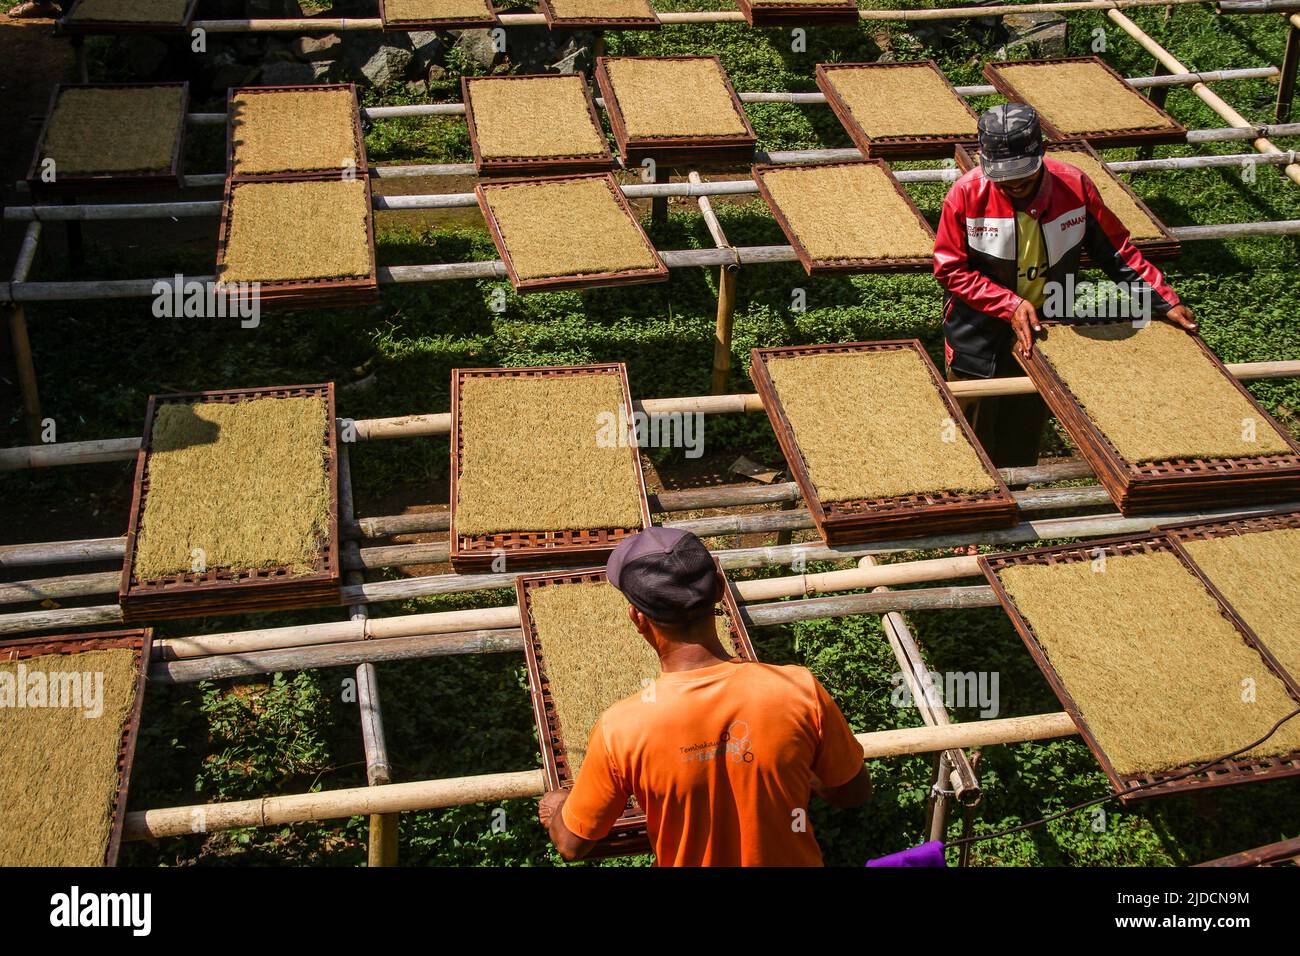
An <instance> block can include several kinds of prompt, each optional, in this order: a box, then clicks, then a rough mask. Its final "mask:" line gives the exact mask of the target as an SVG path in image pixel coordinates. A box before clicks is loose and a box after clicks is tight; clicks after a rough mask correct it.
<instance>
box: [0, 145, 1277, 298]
mask: <svg viewBox="0 0 1300 956" xmlns="http://www.w3.org/2000/svg"><path fill="white" fill-rule="evenodd" d="M1293 169H1294V170H1296V171H1297V173H1296V175H1297V176H1300V166H1295V165H1291V166H1287V167H1286V170H1288V171H1289V170H1293ZM1287 174H1288V176H1289V175H1290V173H1289V172H1288V173H1287ZM29 208H30V207H29ZM1170 231H1171V232H1172V233H1173V234H1174V235H1175V236H1177V237H1178V238H1180V239H1183V240H1185V241H1191V240H1201V239H1235V238H1241V237H1244V236H1278V235H1297V234H1300V220H1297V219H1292V220H1285V221H1282V222H1266V223H1227V224H1219V225H1206V226H1177V227H1174V228H1173V229H1171V230H1170ZM659 256H660V258H661V259H662V260H663V262H664V264H665V265H666V266H667V267H668V268H670V269H688V268H708V267H713V266H721V265H725V264H727V263H732V262H737V261H738V262H739V264H741V265H753V264H771V263H783V262H795V261H797V260H798V257H797V256H796V255H795V252H794V249H793V248H792V247H790V246H743V247H739V248H736V249H734V250H731V249H728V250H722V249H670V250H666V251H661V252H660V254H659ZM377 272H378V276H377V278H378V280H379V283H380V284H381V285H387V284H391V283H416V282H445V281H450V280H454V279H503V278H506V277H507V276H506V270H505V264H504V263H503V262H502V261H501V260H500V259H496V260H493V261H490V262H469V263H463V262H453V263H438V264H436V265H415V266H388V267H381V268H379V269H378V270H377ZM185 278H186V280H187V281H192V282H199V283H202V284H211V283H214V282H215V281H216V277H215V276H186V277H185ZM172 281H173V280H172V278H170V277H168V278H155V279H107V280H92V281H72V282H22V283H17V284H13V285H11V286H9V287H8V288H4V287H0V304H9V303H14V302H71V301H78V300H83V299H87V298H91V299H98V298H103V299H131V298H148V297H150V296H152V295H154V294H155V292H154V290H155V288H156V286H157V285H158V284H159V283H166V284H168V285H170V283H171V282H172Z"/></svg>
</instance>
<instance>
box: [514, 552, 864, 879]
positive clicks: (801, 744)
mask: <svg viewBox="0 0 1300 956" xmlns="http://www.w3.org/2000/svg"><path fill="white" fill-rule="evenodd" d="M607 571H608V577H609V582H610V584H612V585H613V586H614V587H616V588H618V589H619V590H620V591H622V592H623V595H624V597H626V598H627V599H628V602H629V607H628V616H629V617H630V618H631V619H632V623H633V624H634V625H635V626H636V629H637V631H639V632H640V634H641V636H642V637H643V638H645V640H646V641H647V642H649V644H650V646H651V647H653V648H654V649H655V652H656V653H657V654H658V655H659V667H660V675H659V678H658V679H657V680H656V681H655V683H654V685H653V686H652V687H649V688H647V689H646V690H644V691H642V692H640V693H638V694H635V695H633V696H632V697H628V698H627V699H626V700H622V701H619V702H618V703H617V704H615V705H614V706H613V707H610V708H609V709H608V710H606V711H605V713H604V714H602V715H601V717H600V720H598V721H597V723H596V726H595V728H594V729H593V730H592V732H591V739H590V743H589V744H588V749H587V756H586V759H585V760H584V761H583V763H582V770H581V771H580V772H579V774H578V779H577V781H576V782H575V784H574V786H573V789H572V790H565V789H561V790H553V791H551V792H550V793H548V794H546V796H545V797H543V798H542V802H541V806H540V808H539V813H540V816H541V820H542V823H543V825H545V826H546V827H547V829H548V830H549V832H550V836H551V840H552V841H553V842H554V843H555V846H556V848H557V849H558V850H559V851H560V855H561V856H562V857H564V858H565V859H566V860H578V859H581V858H582V857H583V856H585V855H586V854H587V853H589V852H590V851H591V848H592V847H593V846H595V845H596V843H597V841H599V840H600V839H601V838H602V837H604V836H606V835H607V834H608V833H609V831H610V828H611V827H612V826H613V825H614V822H615V821H616V820H617V819H618V817H619V816H620V815H621V814H622V813H623V811H624V809H625V808H626V806H627V800H628V797H630V796H635V797H636V800H637V803H638V804H640V806H641V807H642V808H643V809H644V810H645V813H646V819H647V823H648V828H649V831H650V842H651V846H652V848H653V849H654V854H655V862H656V863H657V864H658V865H659V866H821V864H822V855H821V850H820V848H819V847H818V846H817V840H816V839H815V837H814V836H813V832H812V826H811V824H810V823H809V822H808V804H809V801H810V798H811V796H812V794H813V793H814V792H815V793H817V794H818V795H819V796H821V798H822V799H823V800H825V801H826V802H828V803H830V804H831V805H832V806H836V807H853V806H858V805H860V804H863V803H865V802H866V801H867V800H868V799H869V798H870V796H871V775H870V773H869V772H868V771H867V768H866V765H865V764H864V763H863V751H862V745H861V744H859V743H858V741H857V740H856V739H855V738H854V736H853V731H852V730H851V729H850V728H849V725H848V722H847V721H846V720H845V719H844V715H843V714H841V713H840V709H839V708H838V707H837V706H836V705H835V702H834V701H833V700H831V697H830V695H829V694H828V693H827V692H826V689H825V688H824V687H822V685H821V684H820V683H819V682H818V681H817V678H815V677H813V675H812V674H811V673H810V672H809V671H808V670H807V669H805V668H803V667H795V666H785V667H777V666H774V665H771V664H760V663H756V662H752V661H749V662H746V661H741V660H739V659H738V658H735V657H732V656H730V655H729V654H728V653H727V652H726V650H725V649H724V648H723V646H722V644H721V643H720V642H719V640H718V636H717V632H716V630H715V628H714V620H713V618H714V614H713V610H714V606H715V605H716V604H717V602H718V600H720V599H721V597H722V589H723V587H724V581H723V579H722V575H721V574H719V573H718V570H717V567H716V565H715V564H714V562H713V556H712V555H711V554H709V552H708V549H707V548H705V547H704V545H703V544H702V543H701V542H700V540H699V538H697V537H695V535H693V534H691V533H689V532H686V531H678V530H673V529H670V528H650V529H648V530H646V531H643V532H642V533H640V534H638V535H636V536H635V537H632V538H630V539H628V540H626V541H624V542H623V543H622V544H620V545H619V546H618V547H617V548H616V549H615V550H614V553H613V554H612V555H611V556H610V559H609V564H608V566H607Z"/></svg>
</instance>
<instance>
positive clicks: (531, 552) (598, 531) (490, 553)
mask: <svg viewBox="0 0 1300 956" xmlns="http://www.w3.org/2000/svg"><path fill="white" fill-rule="evenodd" d="M579 375H617V376H618V379H619V383H620V384H621V385H622V387H623V403H624V407H625V409H626V411H627V413H628V436H627V437H628V451H629V453H630V455H631V458H632V467H633V468H634V469H635V473H636V482H637V490H638V493H639V498H640V500H639V502H638V504H639V505H640V509H641V527H640V528H592V529H588V530H583V531H512V532H498V533H495V534H490V535H473V536H470V535H462V534H460V532H459V531H457V528H456V510H457V503H458V502H459V500H460V493H459V489H460V473H461V450H462V449H463V447H464V442H465V436H464V432H463V430H462V426H461V421H460V409H461V403H462V398H461V385H462V383H463V382H464V380H465V379H467V378H557V377H567V376H579ZM635 438H636V434H635V425H634V424H633V420H632V393H631V390H630V389H629V388H628V382H627V366H626V365H624V364H623V363H622V362H607V363H603V364H597V365H544V366H534V367H531V368H457V369H452V373H451V533H450V540H451V549H450V552H451V553H450V559H451V566H452V567H453V568H454V569H455V570H456V571H457V572H460V573H462V574H464V573H481V572H486V571H489V570H491V569H492V563H493V561H494V560H495V559H496V558H497V557H498V556H504V557H505V561H506V566H507V567H508V568H509V567H524V568H528V567H538V566H543V567H547V566H549V567H556V566H557V565H563V564H564V563H565V562H568V563H569V564H570V566H572V564H573V563H575V562H576V563H587V562H591V561H603V560H604V559H605V558H607V557H609V555H610V553H611V552H612V551H613V550H614V548H615V547H617V546H618V544H619V542H621V541H622V540H623V539H624V538H627V537H630V536H632V535H635V534H637V533H639V532H641V531H643V530H644V529H646V528H649V527H650V524H651V521H650V503H649V500H648V499H647V497H646V491H645V475H644V474H643V472H642V470H641V454H640V448H639V446H638V445H637V444H636V441H635Z"/></svg>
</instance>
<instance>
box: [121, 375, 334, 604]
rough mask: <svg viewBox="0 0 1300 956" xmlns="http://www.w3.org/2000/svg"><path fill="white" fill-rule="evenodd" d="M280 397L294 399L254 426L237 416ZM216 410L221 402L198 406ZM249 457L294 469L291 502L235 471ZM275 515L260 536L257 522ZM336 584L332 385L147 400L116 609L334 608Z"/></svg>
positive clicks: (283, 471)
mask: <svg viewBox="0 0 1300 956" xmlns="http://www.w3.org/2000/svg"><path fill="white" fill-rule="evenodd" d="M281 400H285V401H294V402H295V404H294V405H293V406H292V407H290V406H284V407H283V408H281V409H277V410H276V411H277V412H279V413H283V414H282V415H276V416H268V418H267V419H266V424H265V425H263V426H256V427H255V423H251V422H249V420H248V419H244V421H243V422H241V421H240V420H239V419H240V417H241V416H240V411H241V410H242V409H241V408H240V406H244V405H248V404H257V403H260V402H263V401H281ZM304 400H311V402H313V403H319V407H316V406H315V405H314V404H305V403H304ZM215 405H220V406H227V407H226V408H222V409H215V408H214V409H211V410H210V411H208V410H206V408H205V407H206V406H215ZM229 406H235V407H234V408H231V407H229ZM245 423H247V424H245ZM258 427H265V428H266V432H265V434H264V435H262V434H259V433H258V430H257V429H258ZM159 456H163V457H162V458H159ZM164 459H165V460H164ZM250 461H252V462H262V463H264V464H265V466H266V467H267V468H271V469H274V470H275V473H276V474H278V475H282V476H286V477H292V476H294V475H297V476H300V480H297V481H295V482H294V484H293V486H292V488H291V489H289V490H288V494H289V495H290V496H291V497H289V498H286V499H284V500H266V490H265V488H264V484H265V483H264V482H259V481H256V480H254V479H253V476H249V475H246V474H244V473H243V472H242V471H241V470H246V469H248V468H249V467H250V465H249V463H250ZM318 469H319V470H318ZM209 489H210V490H209ZM191 503H193V506H191ZM281 519H282V520H283V522H284V524H283V527H282V528H280V529H277V530H276V533H271V531H270V530H268V528H267V527H266V522H268V521H276V520H281ZM152 528H156V529H157V530H156V531H152V530H151V529H152ZM150 535H152V536H153V538H154V540H152V541H149V540H146V539H147V538H149V536H150ZM290 548H293V549H294V553H293V557H292V558H290V557H289V549H290ZM300 552H301V553H300ZM338 589H339V529H338V459H337V448H336V443H335V424H334V386H333V383H328V384H324V385H299V386H290V387H285V388H249V389H232V390H227V391H209V392H193V393H188V394H179V395H153V396H150V398H149V406H148V409H147V411H146V413H145V423H144V437H143V440H142V442H141V446H140V451H139V453H138V455H137V457H136V470H135V487H134V492H133V494H132V498H131V520H130V525H129V527H128V529H127V535H126V561H125V564H124V565H123V568H122V580H121V585H120V587H119V590H118V601H119V603H120V604H121V606H122V614H123V616H124V617H125V618H126V619H127V620H128V621H156V620H164V619H169V618H181V617H202V616H206V615H211V614H226V613H237V612H246V611H262V610H279V609H282V608H294V607H314V606H320V605H328V604H337V603H338V601H339V590H338Z"/></svg>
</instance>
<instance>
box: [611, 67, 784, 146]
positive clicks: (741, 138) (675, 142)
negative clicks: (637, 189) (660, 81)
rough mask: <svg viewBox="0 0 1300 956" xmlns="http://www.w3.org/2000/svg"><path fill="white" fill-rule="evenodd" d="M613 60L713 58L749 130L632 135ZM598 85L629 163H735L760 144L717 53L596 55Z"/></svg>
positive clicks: (733, 103)
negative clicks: (612, 75)
mask: <svg viewBox="0 0 1300 956" xmlns="http://www.w3.org/2000/svg"><path fill="white" fill-rule="evenodd" d="M610 60H712V61H713V62H714V63H715V64H716V65H717V67H718V75H719V77H720V78H721V80H722V83H723V86H724V87H725V88H726V91H727V94H728V95H729V96H730V97H731V104H732V106H733V107H734V108H735V110H736V114H737V115H738V116H739V117H740V120H741V122H742V123H743V124H744V127H745V132H744V133H741V134H734V135H723V136H640V137H635V138H634V137H631V136H629V135H628V132H627V124H626V123H625V122H624V120H623V111H622V109H621V108H620V107H619V105H618V97H617V96H616V95H615V94H614V83H613V81H612V80H611V79H610V76H609V68H608V66H607V64H608V62H609V61H610ZM596 85H597V86H598V87H599V88H600V95H601V97H602V99H603V100H604V102H605V112H606V113H607V114H608V115H609V126H610V129H612V130H613V131H614V141H615V142H616V143H618V152H619V155H620V156H621V157H622V159H623V165H624V166H627V167H631V166H639V165H641V163H642V161H643V160H646V159H650V160H654V161H655V163H662V164H665V165H693V166H707V165H715V166H716V165H721V166H727V165H734V164H736V163H748V162H750V161H751V160H752V159H753V158H754V148H755V147H756V146H757V145H758V135H757V134H756V133H755V132H754V127H753V124H751V123H750V121H749V115H748V114H747V113H746V112H745V107H744V104H743V103H741V102H740V97H739V96H737V95H736V89H735V87H734V86H732V83H731V78H730V77H729V76H727V71H726V70H724V69H723V68H722V60H721V59H719V58H718V57H716V56H627V57H608V56H600V57H597V58H596Z"/></svg>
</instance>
